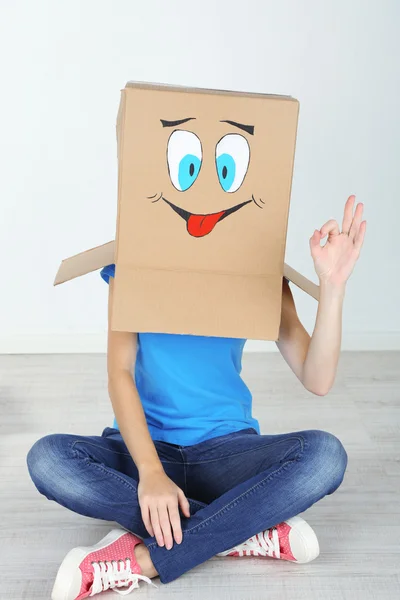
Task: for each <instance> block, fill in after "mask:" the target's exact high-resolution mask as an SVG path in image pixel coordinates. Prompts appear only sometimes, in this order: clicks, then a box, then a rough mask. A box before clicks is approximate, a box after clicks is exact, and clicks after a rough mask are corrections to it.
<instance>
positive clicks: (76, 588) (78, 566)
mask: <svg viewBox="0 0 400 600" xmlns="http://www.w3.org/2000/svg"><path fill="white" fill-rule="evenodd" d="M141 543H142V540H141V539H139V538H138V537H136V536H135V535H133V534H132V533H129V532H127V531H125V530H122V529H113V530H112V531H110V533H109V534H108V535H106V537H105V538H103V539H102V540H100V542H99V543H98V544H96V545H95V546H91V547H87V548H84V547H80V548H74V549H73V550H71V551H70V552H68V554H67V556H66V557H65V558H64V560H63V562H62V563H61V566H60V568H59V569H58V573H57V577H56V581H55V583H54V587H53V591H52V594H51V598H52V600H82V599H83V598H88V597H89V596H94V595H95V594H99V593H100V592H104V591H106V590H114V591H115V592H118V593H119V594H121V595H124V594H129V593H130V592H131V591H133V590H134V589H135V588H138V587H139V579H141V580H143V581H146V582H147V583H150V584H151V585H154V584H152V582H151V580H150V579H149V578H148V577H145V576H144V575H142V574H141V569H140V567H139V565H138V563H137V562H136V558H135V552H134V548H135V546H136V545H137V544H141ZM155 587H156V586H155ZM118 588H125V590H121V589H118Z"/></svg>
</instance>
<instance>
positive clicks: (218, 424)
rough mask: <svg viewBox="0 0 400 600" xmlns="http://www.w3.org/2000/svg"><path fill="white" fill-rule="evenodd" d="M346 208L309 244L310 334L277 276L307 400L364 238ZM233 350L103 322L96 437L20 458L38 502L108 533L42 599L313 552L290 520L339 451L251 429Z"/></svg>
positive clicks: (320, 386) (324, 482)
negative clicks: (108, 424) (109, 419)
mask: <svg viewBox="0 0 400 600" xmlns="http://www.w3.org/2000/svg"><path fill="white" fill-rule="evenodd" d="M354 205H355V197H354V196H350V198H349V199H348V200H347V203H346V206H345V209H344V217H343V224H342V231H340V230H339V226H338V224H337V223H336V221H333V220H331V221H328V222H327V223H325V225H324V226H323V227H322V228H321V230H319V231H318V230H316V231H315V232H314V234H313V236H312V237H311V239H310V248H311V255H312V258H313V260H314V265H315V270H316V273H317V275H318V278H319V283H320V301H319V306H318V313H317V318H316V323H315V328H314V332H313V334H312V336H311V337H310V336H309V335H308V334H307V332H306V331H305V329H304V327H303V326H302V324H301V323H300V321H299V319H298V317H297V313H296V308H295V304H294V301H293V297H292V294H291V291H290V288H289V285H288V283H287V281H286V280H284V282H283V288H282V317H281V325H280V332H279V341H278V342H277V346H278V348H279V350H280V352H281V353H282V355H283V357H284V358H285V360H286V361H287V363H288V365H289V366H290V368H291V369H292V370H293V371H294V373H295V374H296V376H297V377H298V378H299V379H300V381H301V382H302V384H303V385H304V387H305V388H307V389H308V390H309V391H311V392H313V393H314V394H317V395H318V396H323V395H325V394H326V393H327V392H328V391H329V389H330V388H331V386H332V384H333V381H334V379H335V374H336V368H337V362H338V357H339V352H340V341H341V320H342V305H343V299H344V292H345V285H346V281H347V279H348V278H349V276H350V274H351V272H352V270H353V268H354V265H355V263H356V261H357V259H358V256H359V253H360V250H361V246H362V243H363V239H364V235H365V229H366V222H365V221H362V213H363V206H362V204H358V205H357V207H356V209H355V211H354ZM326 236H328V237H327V242H326V244H325V245H324V246H321V244H320V242H321V240H323V239H324V238H325V237H326ZM113 274H114V266H113V265H110V266H109V267H106V268H105V269H103V271H102V276H103V278H104V279H105V280H106V281H109V306H111V302H112V296H113V278H112V276H113ZM243 346H244V340H236V339H222V338H206V337H199V336H178V335H167V334H139V335H136V334H132V333H121V332H116V331H111V328H110V327H109V332H108V355H107V357H108V381H109V394H110V398H111V402H112V406H113V409H114V413H115V417H116V422H115V424H114V428H113V429H111V428H106V429H105V430H104V432H103V434H102V436H100V437H82V436H75V435H63V434H57V435H50V436H46V437H44V438H42V439H41V440H39V441H38V442H36V444H35V445H34V446H33V447H32V449H31V450H30V452H29V455H28V468H29V472H30V475H31V477H32V479H33V481H34V483H35V485H36V487H37V489H38V490H39V492H41V493H42V494H44V495H45V496H46V497H47V498H48V499H51V500H55V501H56V502H58V503H59V504H61V505H63V506H66V507H67V508H69V509H71V510H73V511H75V512H77V513H80V514H82V515H86V516H90V517H95V518H98V519H105V520H108V521H115V522H117V523H118V524H119V525H120V526H121V529H114V530H112V531H111V532H110V533H109V534H108V535H107V536H106V537H105V538H104V539H103V540H101V541H100V542H99V543H98V544H97V545H96V546H93V547H88V548H75V549H73V550H71V552H69V553H68V554H67V556H66V558H65V559H64V561H63V563H62V564H61V566H60V569H59V572H58V575H57V578H56V582H55V585H54V589H53V595H52V598H53V600H61V599H63V600H81V599H83V598H87V597H89V596H93V595H95V594H97V593H99V592H102V591H105V590H107V589H111V588H112V589H115V590H116V591H120V592H121V593H123V592H124V593H127V592H130V591H133V590H134V589H135V588H137V587H138V586H139V583H138V582H139V581H140V580H143V581H146V582H147V583H151V578H153V577H156V576H157V575H158V576H159V577H160V579H161V581H162V582H163V583H167V582H170V581H172V580H174V579H176V578H177V577H179V576H180V575H182V574H183V573H185V572H186V571H188V570H189V569H191V568H193V567H194V566H196V565H198V564H200V563H202V562H204V561H206V560H208V559H209V558H211V557H212V556H214V555H216V554H218V555H220V556H227V555H230V556H248V555H252V556H265V557H273V558H281V559H284V560H291V561H293V562H301V563H304V562H309V561H310V560H313V559H314V558H316V557H317V556H318V553H319V547H318V541H317V537H316V535H315V533H314V532H313V530H312V529H311V527H310V526H309V525H308V524H307V523H306V522H305V521H304V520H303V519H302V518H300V517H298V516H297V515H298V514H299V513H301V512H303V511H305V510H306V509H307V508H309V507H310V506H311V505H312V504H314V503H315V502H317V501H318V500H320V499H321V498H323V497H324V496H325V495H327V494H332V493H333V492H334V491H335V490H336V489H337V488H338V487H339V485H340V484H341V482H342V480H343V476H344V472H345V469H346V465H347V455H346V452H345V450H344V448H343V446H342V444H341V442H340V441H339V440H338V439H337V438H336V437H334V436H333V435H331V434H329V433H326V432H323V431H301V432H296V433H288V434H280V435H261V434H260V432H259V426H258V423H257V421H256V420H255V419H254V418H253V417H252V414H251V395H250V392H249V390H248V389H247V387H246V386H245V384H244V382H243V380H242V379H241V378H240V369H241V353H242V350H243ZM133 367H135V377H134V378H133V377H132V374H131V373H132V369H133ZM117 423H118V425H119V427H118V425H117Z"/></svg>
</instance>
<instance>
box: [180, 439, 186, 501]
mask: <svg viewBox="0 0 400 600" xmlns="http://www.w3.org/2000/svg"><path fill="white" fill-rule="evenodd" d="M179 452H180V455H181V457H182V465H183V481H184V488H185V489H184V492H185V496H186V495H187V481H186V464H185V457H184V454H183V450H182V448H179Z"/></svg>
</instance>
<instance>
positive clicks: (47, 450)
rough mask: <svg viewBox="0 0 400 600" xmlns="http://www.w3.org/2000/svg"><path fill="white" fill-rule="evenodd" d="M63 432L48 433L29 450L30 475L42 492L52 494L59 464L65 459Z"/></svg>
mask: <svg viewBox="0 0 400 600" xmlns="http://www.w3.org/2000/svg"><path fill="white" fill-rule="evenodd" d="M62 438H63V436H62V435H61V434H53V435H46V436H45V437H43V438H41V439H39V440H38V441H37V442H35V443H34V444H33V446H32V448H31V449H30V450H29V452H28V454H27V457H26V462H27V467H28V471H29V475H30V476H31V479H32V481H33V483H34V484H35V486H36V488H37V489H38V491H39V492H40V493H41V494H44V495H45V496H48V497H49V496H51V488H52V484H53V482H54V481H55V478H56V473H57V471H58V465H59V464H60V463H61V462H62V461H64V459H65V456H64V451H63V445H62Z"/></svg>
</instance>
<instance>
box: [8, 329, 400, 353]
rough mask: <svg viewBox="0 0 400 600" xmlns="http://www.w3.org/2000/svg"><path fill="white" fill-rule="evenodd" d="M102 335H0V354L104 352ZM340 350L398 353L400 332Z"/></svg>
mask: <svg viewBox="0 0 400 600" xmlns="http://www.w3.org/2000/svg"><path fill="white" fill-rule="evenodd" d="M106 343H107V340H106V333H105V332H104V333H58V334H46V335H35V334H32V335H20V334H17V335H6V336H4V335H3V336H2V335H0V354H76V353H82V354H89V353H104V352H105V351H106ZM342 349H343V350H353V351H356V350H357V351H360V350H369V351H373V350H400V331H392V332H364V333H345V334H344V335H343V344H342ZM245 350H246V352H275V351H277V348H276V345H275V344H274V343H273V342H260V341H252V340H251V341H249V342H247V344H246V347H245Z"/></svg>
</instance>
